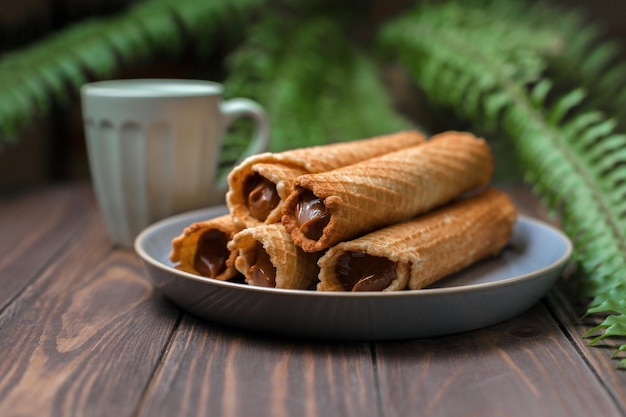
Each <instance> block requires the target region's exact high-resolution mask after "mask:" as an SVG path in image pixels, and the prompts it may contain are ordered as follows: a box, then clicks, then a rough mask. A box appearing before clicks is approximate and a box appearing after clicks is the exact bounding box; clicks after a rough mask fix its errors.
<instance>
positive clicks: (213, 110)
mask: <svg viewBox="0 0 626 417" xmlns="http://www.w3.org/2000/svg"><path fill="white" fill-rule="evenodd" d="M222 95H223V87H222V85H221V84H219V83H214V82H210V81H200V80H178V79H134V80H110V81H100V82H94V83H89V84H86V85H84V86H83V87H82V88H81V100H82V111H83V119H84V125H85V136H86V141H87V152H88V158H89V166H90V170H91V178H92V182H93V185H94V189H95V194H96V198H97V200H98V204H99V207H100V210H101V212H102V214H103V217H104V221H105V224H106V227H107V231H108V233H109V236H110V237H111V239H112V240H113V242H115V243H117V244H120V245H122V246H126V247H131V246H132V244H133V241H134V239H135V237H136V235H137V234H138V233H139V232H140V231H141V230H143V229H144V228H145V227H146V226H148V225H149V224H151V223H153V222H155V221H157V220H160V219H162V218H165V217H168V216H170V215H173V214H176V213H180V212H183V211H189V210H193V209H198V208H203V207H207V206H211V205H216V204H222V203H223V202H224V196H225V192H226V187H227V185H226V181H225V179H224V178H218V167H219V161H220V153H221V149H222V140H223V138H224V135H225V133H226V131H227V129H228V127H229V125H230V124H231V123H232V122H233V121H234V120H235V119H237V118H239V117H250V118H251V119H252V120H253V121H254V122H255V127H256V129H255V132H254V134H253V138H252V139H251V142H250V144H249V146H248V148H247V149H246V150H245V151H244V153H243V154H242V155H241V158H244V157H246V156H249V155H252V154H255V153H259V152H263V151H265V150H267V147H268V142H269V123H268V119H267V116H266V113H265V111H264V110H263V108H262V107H261V106H260V105H259V104H257V103H256V102H254V101H252V100H249V99H245V98H235V99H230V100H223V99H222ZM241 158H240V159H241Z"/></svg>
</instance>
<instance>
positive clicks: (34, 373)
mask: <svg viewBox="0 0 626 417" xmlns="http://www.w3.org/2000/svg"><path fill="white" fill-rule="evenodd" d="M70 201H71V199H70ZM35 211H37V210H35ZM55 216H57V217H58V218H59V219H65V218H66V214H62V213H59V214H56V215H55ZM59 222H60V221H56V222H55V223H59ZM62 223H63V222H62ZM65 223H67V224H69V223H70V221H69V220H67V221H65ZM78 227H79V230H80V233H74V231H72V232H70V237H73V238H74V239H73V240H72V241H71V243H69V244H68V243H64V244H63V245H61V247H60V248H57V246H56V244H55V243H54V241H53V240H52V238H54V237H55V234H57V233H58V234H60V233H61V232H60V231H56V228H55V227H49V228H47V229H46V230H47V231H46V232H45V233H43V234H42V235H41V236H40V237H41V238H42V245H44V246H45V247H48V248H52V249H53V250H57V249H59V250H58V251H57V253H52V254H50V256H51V257H52V259H43V260H42V261H41V263H42V265H40V266H39V267H40V268H42V269H41V270H40V271H33V273H34V272H37V278H36V279H34V280H31V281H32V282H31V283H30V285H29V286H28V287H27V288H26V289H25V290H24V291H22V292H21V293H20V294H19V296H18V297H17V298H15V299H13V300H12V302H11V303H10V304H9V305H8V307H7V308H6V309H5V310H4V311H3V313H2V314H1V315H0V344H1V345H2V352H3V354H2V359H1V360H0V375H1V377H0V415H1V416H3V417H10V416H26V415H46V416H72V415H80V416H83V415H84V416H86V415H89V416H99V415H102V416H111V415H115V416H131V415H133V414H134V413H135V410H136V407H137V404H138V403H139V400H140V398H141V396H142V395H143V392H144V389H145V387H146V386H147V385H148V383H149V380H150V378H151V376H152V373H153V372H154V369H155V368H156V366H157V364H158V363H159V361H160V359H161V356H162V354H163V351H164V349H165V346H166V344H167V341H168V339H169V337H170V334H171V332H172V330H173V328H174V326H175V323H176V321H177V319H178V317H179V312H178V310H177V309H175V308H173V307H172V305H170V304H169V303H168V302H167V301H165V300H164V299H163V298H161V297H160V296H158V295H156V294H155V292H154V289H153V287H152V285H151V284H150V283H149V282H148V281H147V280H146V278H145V275H144V270H143V267H142V266H141V265H140V263H139V260H138V259H137V257H136V255H135V254H134V253H133V252H131V251H124V250H113V248H112V247H111V245H110V244H108V242H105V241H104V240H103V238H105V235H104V231H103V229H102V224H101V223H100V222H99V221H96V220H94V218H93V217H92V218H91V220H90V221H88V222H81V223H79V225H78ZM33 245H35V244H34V243H33ZM28 247H30V246H28ZM16 256H17V255H16ZM42 257H43V254H42ZM18 272H19V271H18ZM27 272H28V273H31V271H30V270H28V271H27ZM25 278H26V279H30V277H25ZM13 279H15V276H14V277H13Z"/></svg>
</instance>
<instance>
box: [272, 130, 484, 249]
mask: <svg viewBox="0 0 626 417" xmlns="http://www.w3.org/2000/svg"><path fill="white" fill-rule="evenodd" d="M492 173H493V160H492V155H491V151H490V149H489V146H488V145H487V143H486V142H485V141H484V140H483V139H477V138H476V137H475V136H473V135H471V134H469V133H459V132H446V133H443V134H440V135H437V136H434V137H433V138H431V139H430V140H429V141H427V142H425V143H424V144H422V145H419V146H414V147H411V148H406V149H402V150H400V151H396V152H392V153H388V154H385V155H382V156H379V157H376V158H371V159H368V160H365V161H362V162H359V163H356V164H353V165H348V166H346V167H342V168H337V169H335V170H332V171H327V172H323V173H319V174H307V175H302V176H300V177H298V178H297V180H296V181H295V186H294V190H293V191H292V192H291V194H290V195H289V197H288V198H287V199H286V200H285V204H284V207H283V217H282V223H283V224H284V225H285V227H286V229H287V231H288V232H289V233H290V234H291V236H292V238H293V240H294V242H295V243H296V245H298V246H300V247H301V248H302V249H304V250H305V251H307V252H317V251H321V250H324V249H326V248H329V247H330V246H332V245H334V244H335V243H337V242H341V241H343V240H349V239H353V238H355V237H357V236H359V235H362V234H364V233H367V232H370V231H373V230H375V229H378V228H380V227H383V226H386V225H390V224H393V223H397V222H399V221H402V220H406V219H408V218H411V217H414V216H416V215H419V214H422V213H425V212H427V211H429V210H431V209H433V208H435V207H437V206H440V205H442V204H444V203H447V202H449V201H451V200H453V199H454V198H456V197H458V196H459V195H460V194H462V193H464V192H466V191H469V190H472V189H476V188H480V187H482V186H484V185H486V184H487V183H488V182H489V179H490V178H491V175H492Z"/></svg>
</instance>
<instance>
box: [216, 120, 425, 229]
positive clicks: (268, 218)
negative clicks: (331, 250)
mask: <svg viewBox="0 0 626 417" xmlns="http://www.w3.org/2000/svg"><path fill="white" fill-rule="evenodd" d="M423 141H424V137H423V135H422V134H420V133H418V132H415V131H406V132H399V133H395V134H391V135H384V136H377V137H374V138H370V139H362V140H357V141H353V142H344V143H336V144H331V145H323V146H313V147H308V148H300V149H294V150H290V151H285V152H281V153H263V154H258V155H253V156H251V157H249V158H247V159H245V160H244V161H243V162H242V163H241V164H239V165H238V166H237V167H235V168H234V169H233V170H232V171H231V172H230V174H229V175H228V186H229V190H228V192H227V194H226V204H227V205H228V208H229V209H230V212H231V213H232V215H233V217H234V219H235V222H236V224H237V225H239V226H240V227H242V228H243V227H252V226H258V225H260V224H263V223H265V224H271V223H277V222H280V217H281V210H282V205H283V201H284V199H285V198H286V197H287V195H288V194H289V192H290V191H291V189H292V187H293V182H294V180H295V179H296V178H297V177H298V176H300V175H302V174H308V173H316V172H323V171H328V170H331V169H335V168H338V167H342V166H345V165H348V164H353V163H355V162H359V161H362V160H364V159H368V158H371V157H374V156H378V155H381V154H384V153H388V152H392V151H396V150H398V149H403V148H406V147H409V146H414V145H417V144H419V143H422V142H423Z"/></svg>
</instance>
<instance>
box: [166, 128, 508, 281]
mask: <svg viewBox="0 0 626 417" xmlns="http://www.w3.org/2000/svg"><path fill="white" fill-rule="evenodd" d="M492 174H493V158H492V154H491V151H490V149H489V146H488V145H487V143H486V142H485V140H483V139H481V138H477V137H476V136H474V135H472V134H470V133H464V132H454V131H450V132H444V133H442V134H439V135H436V136H433V137H432V138H430V139H429V140H424V137H423V136H422V135H421V134H419V133H418V132H400V133H397V134H393V135H386V136H381V137H376V138H370V139H363V140H360V141H355V142H348V143H342V144H334V145H326V146H318V147H311V148H303V149H296V150H293V151H287V152H283V153H278V154H271V153H265V154H260V155H257V156H253V157H250V158H248V159H247V160H245V161H244V162H242V163H241V164H240V165H239V166H237V167H235V168H234V169H233V170H232V172H231V173H230V175H229V190H228V193H227V206H228V208H229V214H228V215H226V216H222V217H219V218H216V219H213V220H210V221H207V222H199V223H198V224H194V225H191V226H189V227H188V228H187V229H185V231H184V232H183V233H182V234H181V236H179V237H177V238H175V239H174V240H173V242H172V246H173V249H172V254H171V259H172V261H173V262H179V264H178V266H177V267H178V268H180V269H182V270H185V271H187V272H191V273H197V274H200V275H204V276H209V275H211V276H214V277H215V278H216V279H228V278H227V277H228V276H229V275H230V276H234V275H238V276H241V275H243V276H244V278H245V282H246V283H247V284H249V285H254V286H262V287H272V288H283V289H300V290H304V289H312V290H318V291H401V290H407V289H410V290H417V289H421V288H423V287H425V286H428V285H430V284H432V283H433V282H435V281H437V280H439V279H440V278H442V277H444V276H447V275H449V274H451V273H453V272H456V271H458V270H460V269H462V268H464V267H466V266H468V265H470V264H472V263H474V262H476V261H478V260H480V259H483V258H485V257H488V256H490V255H495V254H497V253H499V252H500V251H502V249H503V248H504V247H505V245H506V244H507V242H508V241H509V239H510V238H511V234H512V231H513V225H514V223H515V221H516V212H515V208H514V206H513V204H512V203H511V201H510V200H509V199H508V197H507V196H506V195H505V194H503V193H501V192H498V191H496V190H493V189H491V188H489V186H488V185H489V181H490V179H491V176H492ZM216 224H220V225H221V224H228V225H229V227H228V228H223V229H219V231H220V233H221V235H219V236H221V237H220V238H219V239H218V238H216V236H217V235H218V232H217V231H215V230H216V229H218V227H217V226H216ZM206 242H212V243H210V244H209V247H210V248H207V246H206V245H205V244H206ZM203 245H205V246H203ZM207 253H209V254H211V255H210V256H214V255H212V254H213V253H218V254H221V257H222V258H224V259H225V261H224V268H222V267H219V268H218V267H216V266H215V265H212V264H211V262H207V258H208V257H209V255H207ZM217 258H219V256H216V259H217ZM213 263H214V264H217V263H218V262H213ZM209 264H211V265H209ZM216 270H219V271H220V272H219V274H218V273H216V272H215V271H216ZM207 271H208V272H207Z"/></svg>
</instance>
